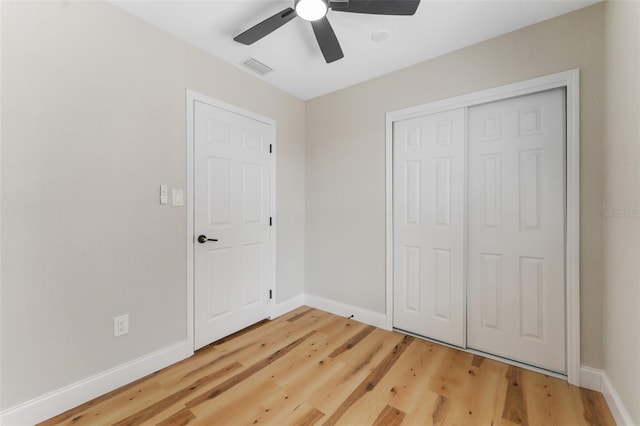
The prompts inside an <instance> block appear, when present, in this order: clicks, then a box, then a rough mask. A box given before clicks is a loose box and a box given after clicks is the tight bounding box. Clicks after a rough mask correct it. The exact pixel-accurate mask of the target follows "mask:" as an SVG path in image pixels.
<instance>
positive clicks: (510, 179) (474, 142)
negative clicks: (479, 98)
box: [467, 89, 566, 372]
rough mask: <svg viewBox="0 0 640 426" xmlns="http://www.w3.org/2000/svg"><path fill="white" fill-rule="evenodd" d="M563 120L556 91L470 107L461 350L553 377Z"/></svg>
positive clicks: (558, 353)
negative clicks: (521, 364)
mask: <svg viewBox="0 0 640 426" xmlns="http://www.w3.org/2000/svg"><path fill="white" fill-rule="evenodd" d="M564 123H565V117H564V90H563V89H556V90H552V91H548V92H542V93H536V94H532V95H528V96H523V97H518V98H514V99H508V100H504V101H500V102H494V103H490V104H485V105H480V106H475V107H472V108H470V109H469V111H468V126H469V127H468V132H469V133H468V134H469V137H468V162H469V171H468V173H469V174H468V194H469V195H468V273H467V289H468V290H467V291H468V298H467V303H468V312H467V315H468V320H467V339H468V340H467V345H468V346H469V347H471V348H474V349H478V350H481V351H485V352H489V353H492V354H496V355H500V356H504V357H506V358H510V359H514V360H517V361H521V362H524V363H527V364H531V365H535V366H538V367H542V368H546V369H549V370H553V371H557V372H565V371H566V365H565V363H566V356H565V269H564V265H565V259H564V239H565V225H564V218H565V201H564V200H565V166H564V165H565V128H564Z"/></svg>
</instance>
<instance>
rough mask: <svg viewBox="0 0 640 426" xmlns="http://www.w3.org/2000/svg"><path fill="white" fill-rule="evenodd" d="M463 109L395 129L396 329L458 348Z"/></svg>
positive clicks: (461, 338)
mask: <svg viewBox="0 0 640 426" xmlns="http://www.w3.org/2000/svg"><path fill="white" fill-rule="evenodd" d="M464 118H465V114H464V109H458V110H454V111H447V112H443V113H439V114H432V115H428V116H424V117H419V118H415V119H410V120H404V121H400V122H396V123H394V136H393V140H394V148H393V170H394V176H393V181H394V188H393V193H394V256H395V258H394V319H393V324H394V327H396V328H399V329H402V330H405V331H409V332H412V333H416V334H420V335H423V336H427V337H430V338H433V339H437V340H441V341H443V342H447V343H450V344H453V345H458V346H463V345H464V282H463V279H464V276H463V270H464V250H463V231H464V222H463V221H464V215H463V207H464V138H465V134H464Z"/></svg>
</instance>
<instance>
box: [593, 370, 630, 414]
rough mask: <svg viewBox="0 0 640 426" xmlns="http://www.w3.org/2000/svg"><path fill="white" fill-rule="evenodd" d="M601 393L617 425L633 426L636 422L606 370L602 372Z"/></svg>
mask: <svg viewBox="0 0 640 426" xmlns="http://www.w3.org/2000/svg"><path fill="white" fill-rule="evenodd" d="M601 392H602V394H603V395H604V398H605V399H606V400H607V404H608V405H609V409H610V410H611V414H613V418H614V420H615V421H616V424H617V425H618V426H634V425H635V424H636V423H634V422H633V420H632V419H631V414H629V412H628V411H627V409H626V408H625V406H624V404H623V402H622V399H621V398H620V395H618V392H617V391H616V388H614V387H613V384H612V383H611V381H610V380H609V377H608V376H607V373H606V372H604V371H603V372H602V391H601Z"/></svg>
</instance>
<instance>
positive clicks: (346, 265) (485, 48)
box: [305, 4, 604, 368]
mask: <svg viewBox="0 0 640 426" xmlns="http://www.w3.org/2000/svg"><path fill="white" fill-rule="evenodd" d="M603 8H604V6H603V5H602V4H597V5H595V6H592V7H589V8H586V9H582V10H579V11H577V12H574V13H571V14H568V15H564V16H561V17H558V18H556V19H552V20H549V21H545V22H542V23H540V24H536V25H533V26H530V27H527V28H524V29H521V30H519V31H515V32H512V33H509V34H506V35H504V36H501V37H497V38H494V39H492V40H488V41H486V42H483V43H480V44H477V45H474V46H471V47H468V48H465V49H462V50H459V51H456V52H453V53H450V54H447V55H445V56H441V57H439V58H436V59H433V60H430V61H427V62H423V63H420V64H417V65H414V66H412V67H409V68H406V69H403V70H400V71H397V72H394V73H391V74H388V75H385V76H382V77H379V78H376V79H373V80H370V81H367V82H365V83H362V84H359V85H356V86H353V87H350V88H347V89H344V90H340V91H338V92H335V93H332V94H329V95H325V96H322V97H319V98H316V99H313V100H311V101H309V102H307V130H306V131H307V189H306V196H307V236H306V247H307V250H306V259H307V262H306V284H305V285H306V291H307V293H310V294H313V295H317V296H321V297H325V298H329V299H334V300H337V301H340V302H343V303H348V304H352V305H355V306H358V307H362V308H365V309H369V310H372V311H375V312H381V313H382V312H384V310H385V252H384V250H385V113H386V112H388V111H393V110H397V109H401V108H405V107H409V106H413V105H419V104H423V103H427V102H430V101H433V100H437V99H443V98H448V97H452V96H456V95H461V94H465V93H470V92H474V91H477V90H481V89H486V88H490V87H495V86H500V85H504V84H508V83H513V82H517V81H521V80H526V79H529V78H533V77H538V76H543V75H547V74H552V73H556V72H559V71H564V70H569V69H573V68H580V69H581V85H580V96H581V104H580V113H581V119H582V120H581V129H580V130H581V159H580V160H581V166H582V171H583V172H582V182H581V191H580V192H581V205H580V208H581V222H582V223H581V237H582V241H581V246H580V254H581V260H582V263H581V274H582V282H581V307H582V318H581V321H582V332H581V335H582V361H583V363H584V364H586V365H589V366H592V367H596V368H600V367H602V366H603V353H602V297H603V288H602V279H603V260H602V256H603V255H602V235H603V218H602V174H603V171H602V151H603V143H602V135H603V124H602V122H603V109H602V101H603V65H602V61H603V55H604V40H603V31H604V17H603ZM422 42H424V43H430V42H437V40H436V41H430V40H425V41H422Z"/></svg>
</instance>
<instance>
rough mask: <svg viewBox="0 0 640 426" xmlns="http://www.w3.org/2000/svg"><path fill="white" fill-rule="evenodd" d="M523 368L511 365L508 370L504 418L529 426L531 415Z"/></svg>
mask: <svg viewBox="0 0 640 426" xmlns="http://www.w3.org/2000/svg"><path fill="white" fill-rule="evenodd" d="M521 376H522V370H521V369H520V368H517V367H514V366H509V369H508V370H507V380H508V383H509V384H508V387H507V395H506V396H505V403H504V409H503V411H502V418H503V419H505V420H509V421H510V422H513V423H515V424H518V425H523V426H528V424H529V416H528V414H527V404H526V402H525V399H524V392H523V390H522V380H521Z"/></svg>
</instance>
